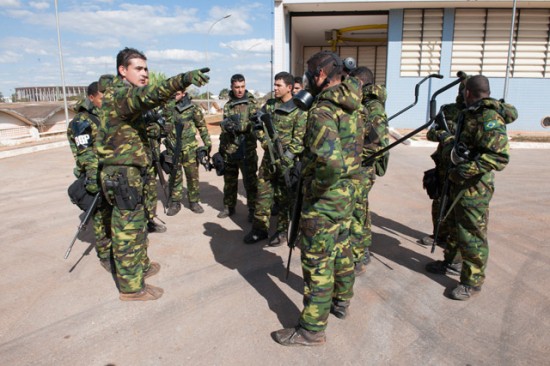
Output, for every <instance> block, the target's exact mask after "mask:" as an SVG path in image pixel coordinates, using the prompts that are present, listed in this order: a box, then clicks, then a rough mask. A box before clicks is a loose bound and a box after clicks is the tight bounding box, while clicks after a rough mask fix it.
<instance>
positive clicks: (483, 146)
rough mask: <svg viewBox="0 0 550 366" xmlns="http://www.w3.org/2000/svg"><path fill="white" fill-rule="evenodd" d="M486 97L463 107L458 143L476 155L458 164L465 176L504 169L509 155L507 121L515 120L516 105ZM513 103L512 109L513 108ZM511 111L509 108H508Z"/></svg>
mask: <svg viewBox="0 0 550 366" xmlns="http://www.w3.org/2000/svg"><path fill="white" fill-rule="evenodd" d="M503 104H504V103H502V102H499V101H498V100H495V99H492V98H485V99H482V100H480V101H479V102H477V103H475V104H474V105H473V106H470V107H469V108H467V109H465V110H463V112H462V113H463V118H464V120H463V125H462V128H461V130H460V133H459V135H458V143H461V144H464V145H465V147H466V148H467V149H468V150H469V151H470V152H471V155H472V156H473V157H474V158H473V159H472V160H470V161H467V162H465V163H463V164H459V165H458V166H457V168H456V169H457V172H458V174H459V175H460V176H462V177H463V178H465V179H470V178H474V177H478V176H481V175H483V174H486V173H489V172H491V171H493V170H497V171H500V170H502V169H504V167H505V166H506V164H508V161H509V159H510V152H509V145H508V135H507V133H506V124H507V122H508V123H511V122H512V121H513V119H515V118H513V117H514V115H515V116H516V117H517V111H516V110H515V108H513V106H511V105H508V106H504V105H503ZM510 107H512V108H513V111H515V112H513V113H512V112H510ZM507 111H508V112H507Z"/></svg>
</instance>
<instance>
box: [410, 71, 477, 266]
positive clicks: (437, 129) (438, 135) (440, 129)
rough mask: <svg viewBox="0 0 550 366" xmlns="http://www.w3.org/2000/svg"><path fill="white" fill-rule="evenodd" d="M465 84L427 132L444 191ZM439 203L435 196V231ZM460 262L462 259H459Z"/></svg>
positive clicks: (429, 239)
mask: <svg viewBox="0 0 550 366" xmlns="http://www.w3.org/2000/svg"><path fill="white" fill-rule="evenodd" d="M464 85H465V81H463V82H461V83H460V84H459V88H458V95H457V97H456V103H450V104H445V105H443V106H441V110H440V111H439V113H438V115H437V117H436V120H435V122H434V124H433V125H432V126H431V127H430V129H428V132H427V133H426V138H427V139H428V140H429V141H434V142H437V143H438V145H437V149H436V150H435V152H434V153H433V154H432V155H431V157H432V160H433V161H434V162H435V170H436V174H437V180H438V182H439V191H442V189H443V184H444V182H445V174H446V172H447V168H448V167H449V164H451V160H450V158H449V157H450V151H451V149H452V146H453V141H454V133H455V126H456V121H457V118H458V115H459V113H460V111H461V110H462V109H464V108H465V107H466V105H465V104H464V97H463V96H462V94H463V92H464ZM443 120H444V121H443ZM445 123H446V125H447V128H448V131H447V130H446V129H445V128H444V125H445ZM439 204H440V199H439V197H438V198H435V199H434V200H433V201H432V223H433V227H434V233H435V228H436V226H437V217H438V213H439ZM447 222H448V221H444V222H442V224H441V225H440V228H439V233H438V243H446V242H447V236H448V234H449V229H448V224H447ZM433 241H434V236H433V235H429V236H426V237H424V238H422V239H420V240H419V241H418V242H419V243H420V244H422V245H428V246H431V245H432V244H433ZM458 262H460V260H458ZM458 273H460V270H459V271H458V272H457V274H458Z"/></svg>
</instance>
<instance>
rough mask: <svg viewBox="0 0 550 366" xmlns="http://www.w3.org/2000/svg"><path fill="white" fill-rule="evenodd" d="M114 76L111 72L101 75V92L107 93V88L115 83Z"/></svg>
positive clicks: (99, 82)
mask: <svg viewBox="0 0 550 366" xmlns="http://www.w3.org/2000/svg"><path fill="white" fill-rule="evenodd" d="M114 78H115V76H114V75H111V74H105V75H101V76H100V78H99V81H98V90H99V91H100V92H101V93H105V90H107V88H108V87H109V85H111V84H112V83H113V79H114Z"/></svg>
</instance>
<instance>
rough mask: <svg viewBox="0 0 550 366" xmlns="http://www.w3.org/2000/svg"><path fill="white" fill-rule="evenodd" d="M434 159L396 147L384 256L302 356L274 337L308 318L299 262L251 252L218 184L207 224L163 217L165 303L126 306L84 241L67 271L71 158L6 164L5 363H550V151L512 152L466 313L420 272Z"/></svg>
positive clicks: (435, 279)
mask: <svg viewBox="0 0 550 366" xmlns="http://www.w3.org/2000/svg"><path fill="white" fill-rule="evenodd" d="M432 151H433V147H415V146H414V145H413V146H399V147H397V148H395V149H394V150H392V156H391V159H390V166H389V172H388V174H387V175H386V176H385V177H383V178H381V179H379V180H378V181H377V182H376V184H375V186H374V189H373V191H372V195H371V207H372V210H373V231H374V246H373V249H372V251H373V252H374V254H375V258H376V259H374V260H373V261H372V263H371V264H370V265H369V267H368V270H367V274H366V275H365V276H363V277H360V278H358V279H357V281H356V285H355V297H354V299H353V301H352V307H351V315H350V316H349V318H348V319H346V320H343V321H342V320H339V319H336V318H334V317H333V316H331V317H330V319H329V327H328V330H327V344H326V345H325V346H322V347H316V348H308V349H304V348H285V347H282V346H280V345H278V344H276V343H275V342H274V341H273V340H272V338H271V332H273V331H275V330H277V329H279V328H281V327H283V326H284V327H288V326H293V325H294V324H295V323H296V320H297V318H298V315H299V312H300V310H301V308H302V305H301V300H302V295H301V291H302V282H301V270H300V265H299V255H298V252H297V251H295V253H294V256H293V260H292V265H291V266H292V273H291V276H290V279H289V281H285V280H284V279H283V278H284V272H285V265H286V258H287V255H288V249H287V248H286V247H280V248H266V247H263V246H262V245H261V244H256V245H252V246H247V245H244V244H243V243H242V237H243V235H244V234H245V233H246V232H247V231H248V230H249V226H250V224H248V222H246V209H245V206H244V204H243V203H244V198H243V197H242V195H241V196H240V201H241V203H240V204H239V205H238V206H237V215H236V216H234V218H230V219H225V220H224V219H218V218H217V217H216V215H217V213H218V211H219V210H220V209H221V208H222V204H221V189H222V180H221V178H220V177H217V176H216V175H215V174H214V173H213V172H209V173H207V172H204V170H201V180H202V181H201V190H202V200H203V202H204V206H205V213H204V214H202V215H196V214H194V213H192V212H191V211H189V210H188V209H183V210H182V211H180V213H179V214H178V215H177V216H175V217H165V216H164V215H163V214H161V215H160V216H161V218H162V219H163V220H165V221H166V222H167V225H168V232H166V233H164V234H154V235H151V236H150V240H151V244H150V248H149V254H150V257H151V258H152V259H153V260H156V261H158V262H160V263H161V265H162V269H161V272H160V273H159V274H158V275H157V276H155V277H152V278H151V279H150V282H151V283H152V284H154V285H157V286H161V287H162V288H164V290H165V294H164V296H163V297H162V298H161V299H159V300H157V301H150V302H143V303H136V302H121V301H119V300H118V293H117V290H116V287H115V284H114V281H113V278H112V277H111V276H110V275H108V274H107V273H106V272H105V271H104V270H103V268H102V267H100V265H99V263H98V260H97V258H96V257H95V253H94V251H93V249H92V246H91V245H90V240H91V239H90V238H91V236H92V235H91V233H90V232H86V233H85V234H84V235H83V236H82V238H81V239H82V240H83V241H77V243H76V244H75V246H74V248H73V251H72V253H71V256H70V257H69V259H67V260H64V259H63V255H64V253H65V250H66V249H67V246H68V244H69V242H70V240H71V238H72V237H73V235H74V233H75V230H76V227H77V226H78V223H79V218H78V216H79V214H80V212H79V210H78V208H76V206H73V205H72V204H71V203H70V202H69V199H68V198H67V195H66V188H67V186H68V185H69V184H70V183H71V181H72V177H71V175H72V174H71V171H72V166H73V162H72V156H71V153H70V151H69V149H68V147H66V146H63V147H58V148H54V149H51V150H46V151H39V152H35V153H30V154H24V155H19V156H14V157H10V158H6V159H1V160H0V193H1V199H2V210H1V212H0V222H1V223H2V228H3V230H2V232H1V233H0V245H1V246H2V250H1V251H2V255H1V256H0V293H1V294H2V295H1V297H0V365H119V366H122V365H258V364H263V365H294V364H296V365H305V364H311V365H316V364H322V365H367V364H369V365H370V364H372V365H542V364H548V359H549V358H550V342H549V334H550V284H549V281H548V278H550V249H549V244H548V239H549V237H550V235H549V234H550V232H549V231H550V229H549V227H550V212H549V211H550V209H549V207H550V198H549V197H550V185H549V184H548V181H549V180H550V170H549V169H547V168H546V167H547V166H548V151H547V150H537V149H513V150H512V162H511V163H510V165H509V166H508V167H507V168H506V169H505V170H504V171H503V172H501V173H498V174H497V179H496V194H495V196H494V199H493V201H492V202H491V221H490V224H489V240H490V247H491V256H490V259H489V266H488V271H487V274H488V278H487V281H486V284H485V286H484V287H483V291H482V293H481V294H480V295H479V296H478V297H476V298H474V299H473V300H471V301H468V302H458V301H453V300H450V299H449V298H448V297H447V296H448V293H449V291H450V290H451V289H452V288H453V287H454V286H455V284H456V278H451V277H446V276H435V275H429V274H427V273H426V272H425V271H424V265H425V264H426V263H427V262H429V261H431V260H433V259H440V258H441V257H442V254H441V249H439V248H437V250H436V253H435V254H433V255H432V254H430V251H429V249H428V248H425V247H422V246H420V245H419V244H417V243H416V240H417V239H418V238H421V237H423V236H424V235H426V234H427V233H429V232H431V223H430V214H429V212H430V201H429V200H428V197H427V195H426V194H425V192H424V191H423V190H422V187H421V177H422V172H423V171H424V170H426V169H428V168H430V167H431V166H432V163H431V160H430V158H429V154H430V153H431V152H432ZM201 169H202V168H201ZM159 208H160V204H159ZM159 211H160V212H161V211H162V209H160V210H159Z"/></svg>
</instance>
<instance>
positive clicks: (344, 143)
mask: <svg viewBox="0 0 550 366" xmlns="http://www.w3.org/2000/svg"><path fill="white" fill-rule="evenodd" d="M360 103H361V90H360V84H359V82H358V80H357V79H355V78H348V79H346V80H345V81H343V82H342V83H341V84H339V85H335V86H332V87H329V88H327V89H325V90H323V91H322V92H321V93H320V94H319V95H318V96H317V97H316V99H315V101H314V103H313V106H312V108H311V109H310V111H309V114H308V119H307V127H306V135H305V137H304V145H305V150H304V159H303V160H304V162H303V164H304V165H303V169H302V174H303V197H304V198H303V206H302V212H301V219H300V230H301V233H302V235H301V249H302V250H301V261H302V270H303V274H304V309H303V311H302V314H301V316H300V321H299V324H300V326H301V327H302V328H304V329H306V330H308V331H322V330H324V329H325V328H326V326H327V319H328V316H329V312H330V308H331V304H332V303H334V304H338V305H339V306H340V305H343V306H347V305H349V301H350V299H351V298H352V296H353V283H354V281H355V276H354V268H353V256H352V252H351V247H350V240H349V235H350V226H351V215H352V211H353V207H354V204H355V184H354V182H353V180H352V179H351V178H352V177H353V176H354V175H356V174H357V173H358V171H359V170H360V169H361V150H362V148H363V122H362V120H361V118H360V116H359V113H358V109H359V106H360Z"/></svg>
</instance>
